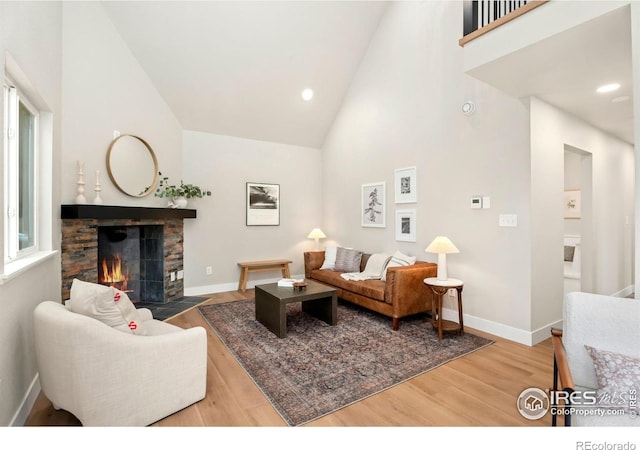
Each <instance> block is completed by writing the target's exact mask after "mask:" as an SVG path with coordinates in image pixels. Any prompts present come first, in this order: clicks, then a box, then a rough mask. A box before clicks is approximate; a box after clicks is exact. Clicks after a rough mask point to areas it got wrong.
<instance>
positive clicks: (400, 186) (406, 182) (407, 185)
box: [395, 167, 418, 203]
mask: <svg viewBox="0 0 640 450" xmlns="http://www.w3.org/2000/svg"><path fill="white" fill-rule="evenodd" d="M416 177H417V175H416V168H415V167H405V168H404V169H396V177H395V193H396V203H415V202H417V201H418V179H417V178H416Z"/></svg>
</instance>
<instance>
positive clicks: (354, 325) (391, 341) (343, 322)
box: [198, 300, 493, 426]
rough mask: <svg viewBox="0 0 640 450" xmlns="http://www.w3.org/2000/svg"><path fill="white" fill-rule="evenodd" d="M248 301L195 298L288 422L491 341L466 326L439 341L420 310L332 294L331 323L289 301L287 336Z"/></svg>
mask: <svg viewBox="0 0 640 450" xmlns="http://www.w3.org/2000/svg"><path fill="white" fill-rule="evenodd" d="M254 305H255V302H254V301H253V300H242V301H235V302H230V303H220V304H214V305H204V306H199V307H198V310H199V311H200V312H201V314H202V315H203V317H204V318H205V319H206V321H207V322H208V323H209V325H211V327H212V328H213V330H214V331H215V332H216V334H217V335H218V336H219V337H220V339H221V340H222V342H224V344H225V345H226V346H227V348H228V349H229V350H230V351H231V353H232V354H233V355H234V356H235V357H236V359H237V360H238V361H239V362H240V364H241V365H242V366H243V367H244V369H245V370H246V372H247V373H248V374H249V375H250V376H251V378H252V379H253V381H254V382H255V383H256V384H257V385H258V387H259V388H260V389H261V390H262V392H263V393H264V394H265V395H266V396H267V398H268V399H269V400H270V401H271V403H272V404H273V406H274V407H275V409H276V410H277V411H278V413H279V414H280V415H281V416H282V418H283V419H284V420H285V421H286V422H287V423H288V424H289V425H290V426H298V425H302V424H304V423H307V422H309V421H312V420H315V419H317V418H319V417H322V416H324V415H326V414H329V413H331V412H334V411H336V410H338V409H340V408H344V407H345V406H348V405H350V404H352V403H354V402H357V401H359V400H362V399H364V398H366V397H368V396H371V395H373V394H376V393H378V392H380V391H383V390H385V389H388V388H390V387H392V386H395V385H396V384H398V383H402V382H403V381H406V380H408V379H410V378H413V377H415V376H417V375H420V374H422V373H425V372H427V371H429V370H431V369H434V368H436V367H438V366H440V365H442V364H444V363H446V362H448V361H451V360H453V359H456V358H459V357H460V356H463V355H466V354H468V353H470V352H473V351H475V350H478V349H479V348H482V347H484V346H487V345H489V344H491V343H492V342H493V341H491V340H489V339H485V338H482V337H479V336H475V335H473V334H469V333H467V332H465V334H464V336H458V335H455V334H445V337H444V338H443V339H442V341H438V336H437V333H436V332H435V331H434V330H433V329H432V327H431V323H430V319H429V318H428V317H427V316H426V315H418V316H414V317H412V318H408V319H403V320H401V321H400V329H399V330H398V331H393V330H392V328H391V319H390V318H388V317H384V316H382V315H380V314H376V313H373V312H370V311H368V310H365V309H363V308H360V307H358V306H355V305H351V304H349V303H346V302H344V303H343V302H338V324H337V325H336V326H331V325H328V324H326V323H325V322H323V321H321V320H319V319H316V318H314V317H312V316H310V315H308V314H306V313H304V312H302V310H301V308H300V303H296V304H290V305H288V310H287V337H286V338H284V339H279V338H278V337H277V336H276V335H275V334H273V333H271V332H270V331H269V330H267V329H266V328H265V327H264V326H263V325H262V324H261V323H259V322H257V321H256V320H255V309H254Z"/></svg>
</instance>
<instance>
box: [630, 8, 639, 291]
mask: <svg viewBox="0 0 640 450" xmlns="http://www.w3.org/2000/svg"><path fill="white" fill-rule="evenodd" d="M631 49H632V51H631V55H632V56H631V64H632V68H633V85H634V86H640V3H638V2H631ZM633 116H634V121H633V130H634V132H633V135H634V139H635V142H640V95H634V96H633ZM635 162H636V163H635V177H636V179H640V145H636V146H635ZM634 208H635V209H634V211H635V217H640V183H636V185H635V203H634ZM634 237H635V239H634V241H635V242H634V254H635V258H634V275H635V277H634V280H635V288H634V292H635V293H636V296H638V294H639V293H640V262H639V261H640V220H636V222H635V231H634Z"/></svg>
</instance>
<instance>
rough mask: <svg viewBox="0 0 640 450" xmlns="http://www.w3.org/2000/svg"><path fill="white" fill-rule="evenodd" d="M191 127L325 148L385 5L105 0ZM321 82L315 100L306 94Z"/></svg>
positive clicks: (176, 111) (136, 51)
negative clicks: (327, 137)
mask: <svg viewBox="0 0 640 450" xmlns="http://www.w3.org/2000/svg"><path fill="white" fill-rule="evenodd" d="M102 4H103V7H104V9H105V11H106V12H107V14H108V15H109V17H110V18H111V20H112V22H113V24H114V25H115V27H116V29H117V30H118V31H119V33H120V34H121V35H122V37H123V39H124V40H125V41H126V43H127V44H128V46H129V48H130V49H131V51H132V52H133V54H134V55H135V56H136V58H137V59H138V61H139V62H140V64H141V65H142V67H143V68H144V70H145V71H146V72H147V74H148V76H149V77H150V79H151V80H152V82H153V84H154V85H155V87H156V88H157V89H158V91H159V93H160V95H162V97H163V98H164V99H165V101H166V102H167V103H168V104H169V106H170V107H171V108H172V110H173V112H174V114H175V115H176V117H177V118H178V120H179V121H180V122H181V124H182V126H183V127H184V128H185V129H188V130H194V131H205V132H210V133H216V134H223V135H232V136H239V137H244V138H249V139H257V140H264V141H273V142H281V143H287V144H294V145H301V146H308V147H317V148H319V147H321V146H322V143H323V141H324V138H325V135H326V133H327V131H328V130H329V128H330V127H331V125H332V123H333V120H334V118H335V115H336V114H337V112H338V111H339V109H340V106H341V103H342V99H343V97H344V95H345V93H346V91H347V89H348V87H349V83H350V82H351V79H352V77H353V75H354V73H355V71H356V69H357V67H358V65H359V64H360V61H361V59H362V57H363V55H364V53H365V51H366V49H367V47H368V44H369V41H370V40H371V37H372V35H373V33H374V32H375V30H376V27H377V25H378V22H379V20H380V18H381V16H382V14H383V13H384V10H385V8H386V6H387V2H376V1H268V2H265V1H193V2H192V1H106V2H103V3H102ZM305 88H311V89H313V91H314V93H315V95H314V97H313V99H312V100H311V101H304V100H302V98H301V95H300V94H301V92H302V90H303V89H305Z"/></svg>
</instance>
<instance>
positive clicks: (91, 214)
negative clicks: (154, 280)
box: [61, 205, 196, 303]
mask: <svg viewBox="0 0 640 450" xmlns="http://www.w3.org/2000/svg"><path fill="white" fill-rule="evenodd" d="M195 217H196V211H195V210H194V209H172V208H146V207H131V206H106V205H105V206H102V205H62V206H61V219H62V245H61V247H62V254H61V258H62V300H63V301H66V300H68V299H69V293H70V289H71V283H72V282H73V279H74V278H78V279H81V280H83V281H88V282H92V283H98V227H101V226H140V225H161V226H163V230H164V243H163V253H164V269H163V278H164V303H167V302H170V301H173V300H178V299H182V298H183V296H184V280H183V279H177V278H176V279H175V280H174V281H171V272H177V271H179V270H183V243H184V238H183V219H188V218H195ZM143 301H144V299H143Z"/></svg>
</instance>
